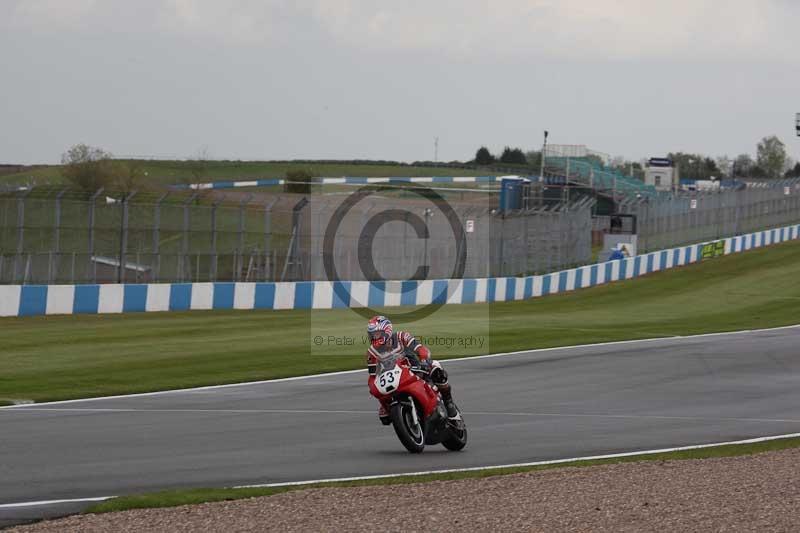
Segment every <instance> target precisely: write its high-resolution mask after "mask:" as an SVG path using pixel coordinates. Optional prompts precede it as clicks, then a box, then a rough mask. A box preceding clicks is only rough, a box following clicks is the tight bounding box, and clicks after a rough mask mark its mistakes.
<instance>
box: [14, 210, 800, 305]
mask: <svg viewBox="0 0 800 533" xmlns="http://www.w3.org/2000/svg"><path fill="white" fill-rule="evenodd" d="M798 233H800V225H793V226H786V227H782V228H776V229H771V230H765V231H759V232H756V233H750V234H747V235H741V236H738V237H729V238H726V239H721V240H719V241H711V242H705V243H700V244H692V245H689V246H682V247H679V248H672V249H669V250H659V251H656V252H651V253H648V254H644V255H639V256H636V257H631V258H628V259H622V260H618V261H609V262H607V263H598V264H594V265H587V266H583V267H578V268H574V269H570V270H562V271H560V272H553V273H551V274H544V275H541V276H527V277H522V278H482V279H464V280H447V279H442V280H425V281H382V282H369V281H341V282H329V281H308V282H276V283H164V284H148V285H4V286H0V316H34V315H64V314H67V315H68V314H82V313H131V312H143V311H187V310H201V309H206V310H207V309H335V308H343V307H359V306H365V305H368V306H370V307H391V306H400V305H427V304H430V303H447V304H466V303H477V302H502V301H508V300H522V299H527V298H537V297H539V296H545V295H548V294H555V293H559V292H565V291H571V290H575V289H581V288H585V287H592V286H595V285H601V284H603V283H609V282H612V281H619V280H623V279H630V278H634V277H637V276H642V275H645V274H649V273H651V272H657V271H659V270H666V269H669V268H673V267H677V266H682V265H686V264H689V263H695V262H697V261H701V260H703V259H704V258H706V259H707V258H713V257H716V256H719V255H727V254H731V253H737V252H742V251H745V250H749V249H751V248H759V247H762V246H768V245H770V244H775V243H779V242H783V241H788V240H795V239H797V238H798Z"/></svg>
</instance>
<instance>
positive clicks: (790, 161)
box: [781, 156, 796, 174]
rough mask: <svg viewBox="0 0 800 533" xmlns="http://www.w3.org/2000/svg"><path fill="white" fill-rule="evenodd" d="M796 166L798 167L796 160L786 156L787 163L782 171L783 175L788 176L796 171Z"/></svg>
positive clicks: (785, 162)
mask: <svg viewBox="0 0 800 533" xmlns="http://www.w3.org/2000/svg"><path fill="white" fill-rule="evenodd" d="M795 165H796V162H795V160H794V159H792V158H791V157H789V156H786V161H784V162H783V169H781V173H782V174H787V173H789V172H791V171H792V169H794V166H795Z"/></svg>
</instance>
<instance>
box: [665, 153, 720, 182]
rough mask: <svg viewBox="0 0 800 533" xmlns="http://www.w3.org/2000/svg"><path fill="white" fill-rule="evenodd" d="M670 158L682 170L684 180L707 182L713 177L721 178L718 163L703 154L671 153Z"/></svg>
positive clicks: (681, 174)
mask: <svg viewBox="0 0 800 533" xmlns="http://www.w3.org/2000/svg"><path fill="white" fill-rule="evenodd" d="M668 157H669V158H670V159H671V160H672V163H673V164H674V165H676V166H677V167H678V168H679V169H680V176H681V177H682V178H688V179H694V180H707V179H711V177H712V176H714V177H720V171H719V167H718V166H717V162H716V161H714V160H713V159H712V158H710V157H707V156H704V155H703V154H690V153H684V152H670V153H669V155H668Z"/></svg>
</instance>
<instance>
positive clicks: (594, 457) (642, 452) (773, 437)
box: [232, 433, 800, 489]
mask: <svg viewBox="0 0 800 533" xmlns="http://www.w3.org/2000/svg"><path fill="white" fill-rule="evenodd" d="M796 437H800V433H787V434H785V435H771V436H767V437H755V438H752V439H744V440H734V441H727V442H714V443H710V444H693V445H690V446H677V447H673V448H659V449H656V450H639V451H635V452H622V453H611V454H605V455H590V456H586V457H572V458H567V459H551V460H547V461H533V462H529V463H513V464H505V465H494V466H473V467H468V468H449V469H445V470H426V471H421V472H404V473H399V474H377V475H373V476H357V477H343V478H334V479H316V480H308V481H287V482H283V483H264V484H258V485H239V486H236V487H232V488H234V489H250V488H269V487H291V486H296V485H312V484H316V483H337V482H343V481H363V480H369V479H391V478H398V477H409V476H425V475H430V474H450V473H455V472H476V471H479V470H498V469H501V468H518V467H527V466H543V465H555V464H560V463H573V462H578V461H595V460H599V459H615V458H619V457H636V456H638V455H652V454H656V453H669V452H680V451H686V450H698V449H702V448H713V447H715V446H733V445H737V444H755V443H758V442H767V441H771V440H780V439H791V438H796Z"/></svg>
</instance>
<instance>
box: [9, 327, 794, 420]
mask: <svg viewBox="0 0 800 533" xmlns="http://www.w3.org/2000/svg"><path fill="white" fill-rule="evenodd" d="M796 328H800V324H791V325H788V326H776V327H773V328H760V329H741V330H736V331H718V332H714V333H698V334H696V335H671V336H669V337H651V338H647V339H628V340H622V341H608V342H595V343H590V344H573V345H569V346H553V347H551V348H532V349H530V350H517V351H514V352H500V353H491V354H485V355H472V356H466V357H454V358H452V359H442V361H446V362H447V363H454V362H459V361H476V360H478V359H491V358H495V357H508V356H512V355H522V354H532V353H542V352H558V351H564V350H574V349H580V348H596V347H598V346H618V345H622V344H635V343H646V342H658V341H680V340H691V339H700V338H703V337H718V336H722V335H741V334H745V333H761V332H765V331H779V330H783V329H796ZM359 372H366V369H364V368H358V369H355V370H339V371H337V372H325V373H322V374H307V375H304V376H292V377H288V378H275V379H264V380H259V381H243V382H241V383H225V384H222V385H204V386H201V387H189V388H186V389H169V390H162V391H153V392H136V393H133V394H117V395H113V396H96V397H94V398H75V399H72V400H56V401H52V402H40V403H26V404H18V405H6V406H0V409H24V408H25V407H34V406H41V405H58V404H66V403H75V402H94V401H99V400H117V399H121V398H139V397H143V396H159V395H162V394H175V393H181V392H197V391H207V390H217V389H228V388H232V387H245V386H248V385H264V384H269V383H282V382H287V381H299V380H304V379H315V378H325V377H333V376H343V375H346V374H356V373H359Z"/></svg>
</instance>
